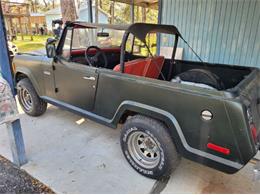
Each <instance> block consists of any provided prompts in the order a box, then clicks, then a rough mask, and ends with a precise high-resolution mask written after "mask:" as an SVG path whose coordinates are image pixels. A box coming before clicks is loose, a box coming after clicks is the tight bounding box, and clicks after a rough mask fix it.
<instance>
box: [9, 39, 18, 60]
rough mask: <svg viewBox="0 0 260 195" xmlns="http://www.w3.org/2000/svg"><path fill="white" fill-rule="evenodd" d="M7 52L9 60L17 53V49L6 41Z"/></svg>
mask: <svg viewBox="0 0 260 195" xmlns="http://www.w3.org/2000/svg"><path fill="white" fill-rule="evenodd" d="M8 50H9V54H10V57H11V58H13V57H14V56H15V55H16V54H17V53H18V47H17V46H16V45H15V44H13V43H12V42H11V41H8Z"/></svg>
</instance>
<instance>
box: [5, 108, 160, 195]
mask: <svg viewBox="0 0 260 195" xmlns="http://www.w3.org/2000/svg"><path fill="white" fill-rule="evenodd" d="M21 123H22V127H23V133H24V141H25V145H26V152H27V156H28V160H29V163H28V164H26V165H25V166H23V167H22V168H23V169H24V170H26V171H27V172H28V173H29V174H31V175H32V176H33V177H35V178H37V179H39V180H40V181H41V182H43V183H44V184H46V185H48V186H49V187H51V188H52V189H53V190H54V191H55V192H57V193H149V192H150V190H151V189H152V187H153V185H154V183H155V180H151V179H148V178H145V177H143V176H141V175H140V174H138V173H137V172H135V171H134V170H133V169H132V168H131V167H130V165H129V164H128V163H127V162H126V160H125V159H124V157H123V154H122V153H121V149H120V144H119V136H120V130H119V129H118V130H114V129H111V128H107V127H105V126H103V125H99V124H97V123H94V122H92V121H90V120H86V119H82V118H81V117H79V116H77V115H74V114H72V113H70V112H67V111H64V110H61V109H58V108H56V107H52V106H51V107H50V108H49V109H48V110H47V112H46V114H44V115H43V116H41V117H38V118H33V117H29V116H27V115H25V114H21ZM0 132H1V137H0V144H1V145H0V146H1V147H0V154H2V155H4V156H5V157H7V158H8V159H10V154H11V153H10V150H9V147H8V145H9V143H8V140H7V135H5V133H6V132H5V130H4V129H3V127H2V126H1V127H0ZM2 135H3V136H2ZM8 150H9V151H8Z"/></svg>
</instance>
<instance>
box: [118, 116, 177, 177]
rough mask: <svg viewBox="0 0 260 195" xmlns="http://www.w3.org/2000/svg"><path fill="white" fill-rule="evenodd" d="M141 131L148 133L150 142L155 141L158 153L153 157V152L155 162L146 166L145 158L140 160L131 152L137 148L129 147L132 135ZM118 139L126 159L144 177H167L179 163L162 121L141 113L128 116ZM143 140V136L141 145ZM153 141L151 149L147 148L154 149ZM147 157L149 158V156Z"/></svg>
mask: <svg viewBox="0 0 260 195" xmlns="http://www.w3.org/2000/svg"><path fill="white" fill-rule="evenodd" d="M143 133H144V134H146V135H148V137H150V138H151V140H153V141H152V142H154V143H156V148H157V150H158V155H157V157H155V154H153V155H154V157H155V159H156V158H157V159H156V161H155V162H157V164H156V163H155V164H153V166H150V164H149V166H147V164H145V163H144V161H145V159H146V158H143V159H142V160H140V159H141V158H140V159H139V160H137V158H136V155H134V154H133V153H135V152H133V151H138V150H139V149H136V150H134V149H131V148H132V147H131V146H132V145H133V144H132V142H133V141H132V140H133V137H134V136H136V135H138V134H140V135H142V134H143ZM140 137H141V136H140ZM146 138H147V137H146ZM137 139H138V138H137ZM120 141H121V148H122V151H123V154H124V156H125V158H126V160H127V161H128V162H129V164H130V165H131V166H132V167H133V168H134V169H135V170H136V171H137V172H139V173H140V174H142V175H144V176H146V177H149V178H153V179H160V178H163V177H167V176H169V175H170V174H171V173H172V171H173V170H175V169H176V167H177V166H178V164H179V161H180V155H179V154H178V152H177V150H176V147H175V145H174V143H173V140H172V138H171V136H170V134H169V132H168V128H167V127H166V126H165V125H164V124H163V123H161V122H160V121H157V120H155V119H152V118H149V117H146V116H142V115H135V116H133V117H132V118H129V119H128V120H127V121H126V123H125V124H124V125H123V128H122V133H121V140H120ZM141 142H142V141H141ZM145 142H146V141H145V138H144V141H143V142H142V143H141V145H143V143H145ZM148 143H149V142H148ZM154 143H153V144H152V145H153V147H152V149H151V148H149V150H153V149H154ZM137 144H140V140H138V142H137ZM145 145H146V144H145ZM139 148H140V146H139ZM141 150H142V149H140V150H139V152H142V151H141ZM137 153H138V152H137ZM146 153H147V152H146ZM143 154H145V152H143ZM146 155H147V156H148V154H146ZM141 156H142V155H141ZM150 156H151V155H150ZM139 157H140V156H139ZM147 158H149V156H148V157H147Z"/></svg>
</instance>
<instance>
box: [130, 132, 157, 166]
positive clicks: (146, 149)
mask: <svg viewBox="0 0 260 195" xmlns="http://www.w3.org/2000/svg"><path fill="white" fill-rule="evenodd" d="M128 150H129V152H130V154H131V157H132V158H133V159H134V161H135V162H136V163H138V164H139V165H141V166H143V167H145V168H148V169H152V168H154V167H156V166H157V165H158V163H159V161H160V150H159V147H158V144H157V143H156V141H155V140H154V139H153V138H152V137H151V136H150V135H148V134H146V133H144V132H141V131H140V132H135V133H132V134H131V135H130V137H129V139H128Z"/></svg>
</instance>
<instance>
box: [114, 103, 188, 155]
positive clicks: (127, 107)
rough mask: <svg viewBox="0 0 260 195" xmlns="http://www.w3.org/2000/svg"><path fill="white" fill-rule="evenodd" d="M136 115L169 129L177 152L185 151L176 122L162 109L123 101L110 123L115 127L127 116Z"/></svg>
mask: <svg viewBox="0 0 260 195" xmlns="http://www.w3.org/2000/svg"><path fill="white" fill-rule="evenodd" d="M136 114H140V115H144V116H147V117H151V118H153V119H156V120H158V121H160V122H162V123H163V124H164V125H165V126H166V127H167V128H168V129H169V134H170V136H171V138H172V140H173V142H174V144H175V145H176V147H177V150H178V152H180V153H182V152H183V151H184V150H185V147H184V144H183V140H182V138H184V137H181V136H180V132H178V131H181V128H180V125H179V123H178V121H177V120H176V118H175V117H174V116H173V115H172V114H170V113H169V112H167V111H164V110H162V109H159V108H156V107H153V106H149V105H146V104H142V103H138V102H133V101H124V102H123V103H122V104H121V105H120V106H119V108H118V110H117V112H116V114H115V117H114V118H113V122H112V123H113V124H114V125H117V124H118V123H119V122H120V121H122V120H123V122H124V121H125V120H126V118H127V117H128V116H131V115H136Z"/></svg>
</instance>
